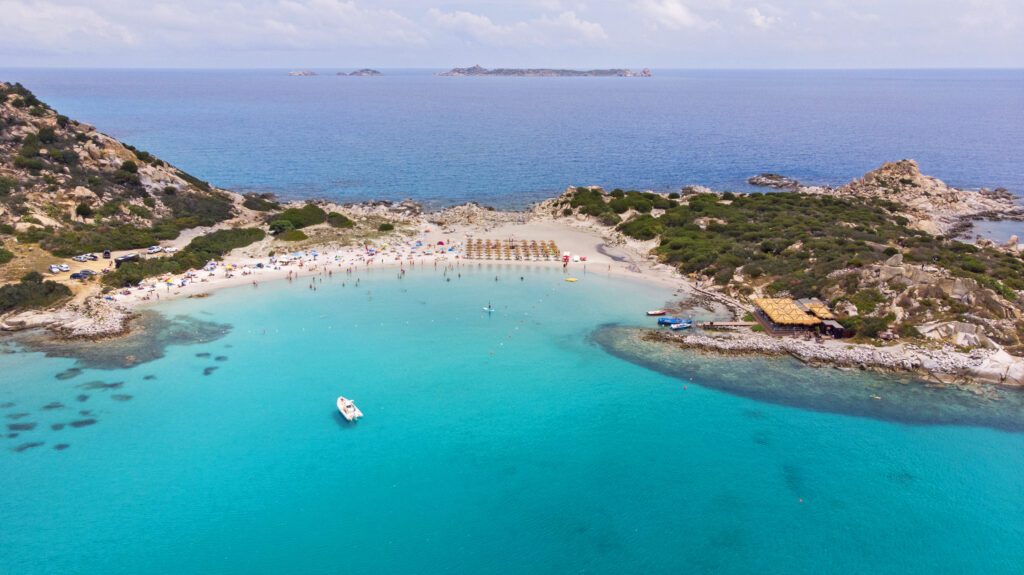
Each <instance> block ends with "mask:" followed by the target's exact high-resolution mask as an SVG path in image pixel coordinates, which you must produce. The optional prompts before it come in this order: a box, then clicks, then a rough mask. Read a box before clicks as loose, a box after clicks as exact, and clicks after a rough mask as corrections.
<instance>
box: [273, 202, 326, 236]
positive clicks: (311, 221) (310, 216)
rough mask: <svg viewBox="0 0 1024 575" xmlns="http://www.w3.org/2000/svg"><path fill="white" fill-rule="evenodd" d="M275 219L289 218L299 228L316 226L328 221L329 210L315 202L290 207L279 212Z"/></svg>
mask: <svg viewBox="0 0 1024 575" xmlns="http://www.w3.org/2000/svg"><path fill="white" fill-rule="evenodd" d="M275 219H278V220H288V221H289V222H291V223H292V225H293V226H294V227H295V229H297V230H301V229H302V228H305V227H309V226H315V225H316V224H322V223H324V222H326V221H327V212H325V211H323V209H321V208H320V207H319V206H315V205H313V204H306V205H305V206H302V207H301V208H288V209H287V210H285V211H283V212H281V213H280V214H278V215H277V216H276V217H275Z"/></svg>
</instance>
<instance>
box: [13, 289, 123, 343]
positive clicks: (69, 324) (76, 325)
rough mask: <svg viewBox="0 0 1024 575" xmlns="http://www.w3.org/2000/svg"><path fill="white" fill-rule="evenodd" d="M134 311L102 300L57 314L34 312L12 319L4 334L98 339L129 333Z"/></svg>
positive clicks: (72, 307) (76, 306) (61, 309)
mask: <svg viewBox="0 0 1024 575" xmlns="http://www.w3.org/2000/svg"><path fill="white" fill-rule="evenodd" d="M133 317H134V314H133V313H132V311H131V310H130V309H129V308H128V307H127V306H124V305H122V304H117V303H112V302H108V301H105V300H102V299H100V298H89V299H87V300H85V301H84V302H83V303H79V304H70V305H66V306H64V307H61V308H59V309H55V310H31V311H25V312H21V313H15V314H11V315H8V316H7V317H6V318H4V319H3V320H2V321H0V331H8V332H12V331H24V330H30V329H40V328H46V329H49V330H50V331H52V332H53V333H54V334H56V335H57V336H58V337H61V338H63V339H98V338H105V337H112V336H117V335H122V334H125V333H127V332H128V329H129V322H130V320H131V319H132V318H133Z"/></svg>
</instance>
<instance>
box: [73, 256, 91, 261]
mask: <svg viewBox="0 0 1024 575" xmlns="http://www.w3.org/2000/svg"><path fill="white" fill-rule="evenodd" d="M71 259H72V260H74V261H76V262H87V261H89V256H87V255H85V254H82V255H80V256H75V257H73V258H71Z"/></svg>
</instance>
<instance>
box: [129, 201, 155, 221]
mask: <svg viewBox="0 0 1024 575" xmlns="http://www.w3.org/2000/svg"><path fill="white" fill-rule="evenodd" d="M128 213H130V214H132V215H133V216H138V217H140V218H143V219H146V220H151V219H153V212H151V211H150V210H149V208H146V207H143V206H136V205H134V204H128Z"/></svg>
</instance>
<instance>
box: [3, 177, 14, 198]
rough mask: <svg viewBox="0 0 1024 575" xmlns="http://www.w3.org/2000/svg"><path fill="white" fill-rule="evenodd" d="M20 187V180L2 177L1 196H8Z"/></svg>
mask: <svg viewBox="0 0 1024 575" xmlns="http://www.w3.org/2000/svg"><path fill="white" fill-rule="evenodd" d="M17 187H18V182H17V181H15V180H14V178H4V177H0V196H6V195H8V194H10V193H11V192H13V191H14V189H15V188H17Z"/></svg>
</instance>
